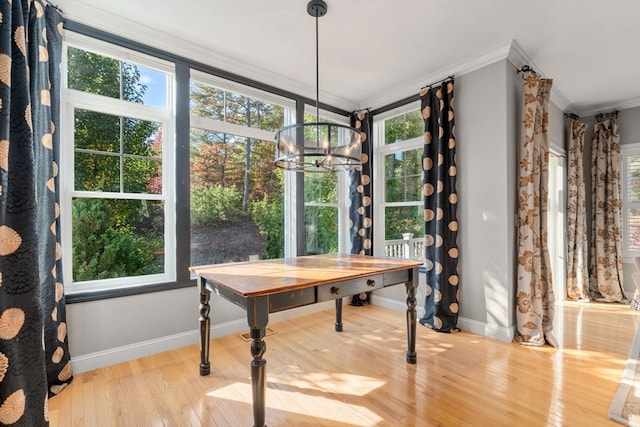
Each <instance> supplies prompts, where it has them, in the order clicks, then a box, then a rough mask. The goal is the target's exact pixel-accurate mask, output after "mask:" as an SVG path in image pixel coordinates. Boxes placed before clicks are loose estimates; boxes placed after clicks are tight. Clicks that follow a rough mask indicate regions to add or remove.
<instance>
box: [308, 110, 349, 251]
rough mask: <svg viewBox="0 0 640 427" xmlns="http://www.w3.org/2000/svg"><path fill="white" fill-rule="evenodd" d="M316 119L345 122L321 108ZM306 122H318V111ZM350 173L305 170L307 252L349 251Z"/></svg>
mask: <svg viewBox="0 0 640 427" xmlns="http://www.w3.org/2000/svg"><path fill="white" fill-rule="evenodd" d="M322 115H323V116H321V117H319V118H318V119H317V121H319V122H324V123H342V124H345V123H346V121H345V120H344V117H340V118H339V117H336V116H331V117H329V113H328V112H326V111H325V112H322ZM304 120H305V122H306V123H313V122H316V116H315V111H314V113H313V114H309V113H307V114H305V118H304ZM348 181H349V174H347V173H305V174H304V224H305V250H304V255H317V254H328V253H338V252H342V253H345V252H349V250H350V248H351V242H350V238H349V230H348V227H346V224H347V223H348V220H347V219H346V218H345V216H348V211H347V209H348V207H347V206H346V195H347V194H348V192H347V189H346V186H348V185H349V182H348Z"/></svg>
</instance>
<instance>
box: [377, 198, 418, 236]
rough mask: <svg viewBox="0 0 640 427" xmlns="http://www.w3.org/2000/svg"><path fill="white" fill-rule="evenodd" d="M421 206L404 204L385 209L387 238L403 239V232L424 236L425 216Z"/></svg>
mask: <svg viewBox="0 0 640 427" xmlns="http://www.w3.org/2000/svg"><path fill="white" fill-rule="evenodd" d="M421 213H422V209H421V207H416V206H402V207H394V208H387V209H386V210H385V218H384V221H385V239H387V240H395V239H402V234H403V233H413V235H414V236H415V237H418V236H424V218H423V215H422V214H421Z"/></svg>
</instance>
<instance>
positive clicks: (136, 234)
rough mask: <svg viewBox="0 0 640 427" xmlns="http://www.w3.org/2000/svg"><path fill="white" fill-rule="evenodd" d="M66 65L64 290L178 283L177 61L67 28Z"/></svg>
mask: <svg viewBox="0 0 640 427" xmlns="http://www.w3.org/2000/svg"><path fill="white" fill-rule="evenodd" d="M63 66H64V71H65V72H64V73H63V74H64V76H65V77H66V79H65V84H64V85H63V92H62V99H63V101H64V104H63V109H62V128H63V131H64V136H63V138H64V139H63V141H65V142H64V143H63V144H62V148H61V186H62V194H63V198H62V200H61V209H62V211H63V215H62V218H63V240H62V241H63V245H64V246H63V251H64V253H66V254H72V256H71V257H70V258H71V262H69V261H67V262H66V263H65V267H64V271H65V277H67V278H72V283H69V279H67V286H66V292H67V293H68V294H73V293H76V292H87V291H94V290H105V289H114V288H122V287H130V286H138V285H144V284H150V283H161V282H168V281H172V280H175V257H174V256H173V255H172V252H173V251H172V250H173V247H174V241H175V221H174V211H175V207H174V194H173V184H172V183H173V181H174V173H173V170H174V167H173V164H172V160H171V159H172V158H173V156H172V155H171V151H172V150H173V148H174V107H173V105H174V101H173V84H174V71H173V65H172V64H170V63H166V62H164V61H160V60H158V59H156V58H152V57H148V56H145V55H141V54H138V53H135V52H131V51H127V50H124V49H122V48H119V47H115V46H113V45H109V44H107V43H103V42H99V41H97V40H94V39H89V38H86V37H82V36H77V35H73V34H72V33H71V34H68V35H67V36H66V37H65V44H64V56H63ZM67 142H68V143H67ZM68 219H70V221H69V220H68Z"/></svg>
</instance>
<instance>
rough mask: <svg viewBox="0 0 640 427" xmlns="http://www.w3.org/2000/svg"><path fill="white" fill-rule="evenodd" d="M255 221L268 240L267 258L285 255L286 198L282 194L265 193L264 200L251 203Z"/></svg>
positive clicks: (265, 255)
mask: <svg viewBox="0 0 640 427" xmlns="http://www.w3.org/2000/svg"><path fill="white" fill-rule="evenodd" d="M251 215H252V217H253V222H254V223H255V224H256V226H257V227H258V230H260V233H261V234H262V235H263V236H264V237H265V240H266V246H267V247H266V254H264V257H265V258H268V259H274V258H282V257H283V256H284V233H283V227H284V199H283V196H282V194H279V193H276V194H271V195H268V194H267V195H265V196H264V197H263V198H262V200H260V201H257V202H253V203H251Z"/></svg>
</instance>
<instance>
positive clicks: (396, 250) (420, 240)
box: [384, 233, 424, 260]
mask: <svg viewBox="0 0 640 427" xmlns="http://www.w3.org/2000/svg"><path fill="white" fill-rule="evenodd" d="M384 253H385V255H386V256H390V257H395V258H409V259H417V260H424V237H417V238H415V239H414V238H413V233H403V234H402V239H401V240H400V239H398V240H385V241H384Z"/></svg>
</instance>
